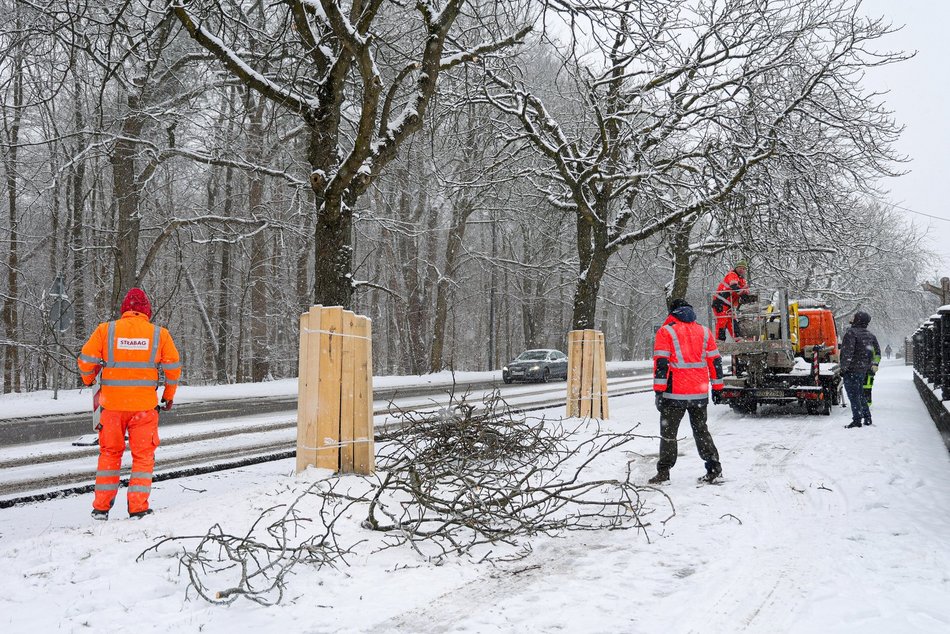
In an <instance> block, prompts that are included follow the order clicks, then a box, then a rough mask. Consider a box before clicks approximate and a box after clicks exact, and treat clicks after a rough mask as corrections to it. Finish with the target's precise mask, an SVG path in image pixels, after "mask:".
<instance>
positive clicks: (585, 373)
mask: <svg viewBox="0 0 950 634" xmlns="http://www.w3.org/2000/svg"><path fill="white" fill-rule="evenodd" d="M567 415H568V416H569V417H573V416H580V417H581V418H601V419H604V418H610V410H609V409H608V408H607V355H606V354H605V349H604V333H602V332H600V331H599V330H572V331H571V332H569V333H567Z"/></svg>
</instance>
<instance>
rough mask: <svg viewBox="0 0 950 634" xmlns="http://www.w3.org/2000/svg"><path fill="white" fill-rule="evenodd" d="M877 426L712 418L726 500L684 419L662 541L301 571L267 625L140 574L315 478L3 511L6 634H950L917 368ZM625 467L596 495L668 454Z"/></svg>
mask: <svg viewBox="0 0 950 634" xmlns="http://www.w3.org/2000/svg"><path fill="white" fill-rule="evenodd" d="M873 411H874V415H875V424H874V425H873V426H872V427H868V428H863V429H857V430H852V429H845V428H844V425H845V424H846V423H847V422H848V421H849V420H850V413H849V412H848V411H847V410H843V409H838V408H836V409H835V410H834V411H833V413H832V415H831V416H805V415H803V414H792V413H787V412H776V411H774V410H773V411H766V412H765V413H764V414H762V415H760V416H757V417H741V416H738V415H736V414H734V413H732V412H731V411H729V410H728V409H727V408H725V407H711V408H710V426H711V429H712V432H713V436H714V438H715V440H716V442H717V445H718V447H719V451H720V454H721V456H722V462H723V467H724V473H725V476H726V482H725V483H724V484H723V485H721V486H705V487H698V486H697V485H696V477H697V476H698V475H700V474H701V473H702V471H703V468H702V463H701V462H700V460H699V458H698V457H697V456H696V452H695V447H694V445H693V443H692V440H691V438H689V433H688V424H687V423H686V422H685V421H684V424H683V427H682V429H681V433H680V436H681V437H684V438H685V440H684V442H682V443H681V444H680V454H681V455H680V460H679V463H678V464H677V466H676V468H675V469H674V470H673V473H672V481H671V482H670V483H669V484H668V485H666V486H664V487H662V489H661V490H660V492H648V493H647V498H648V499H647V503H648V506H650V507H651V508H655V509H657V510H656V512H655V513H653V514H651V515H649V516H648V517H646V518H645V519H646V521H649V522H650V526H649V540H648V539H646V538H645V537H644V536H643V534H642V533H637V532H636V531H632V530H630V531H601V532H596V533H568V534H566V535H565V536H564V537H563V538H560V539H550V538H538V539H535V540H533V541H532V544H533V546H534V552H533V554H531V555H530V556H529V557H528V558H527V559H524V560H522V561H520V562H517V563H515V564H510V565H503V566H497V567H496V566H490V565H486V564H481V565H479V564H476V563H473V562H471V561H469V560H467V559H460V560H451V561H449V562H448V563H446V564H444V565H441V566H435V565H432V564H428V563H425V562H423V561H421V560H420V559H419V557H418V556H417V555H416V554H415V553H414V552H413V551H411V550H408V549H394V550H388V551H384V552H382V553H376V554H372V553H370V552H368V551H367V552H358V553H357V555H355V556H354V557H352V558H350V559H349V563H350V566H349V567H344V568H342V569H341V570H339V571H332V570H330V569H324V570H321V571H315V570H310V569H306V568H304V567H298V569H295V570H296V572H297V574H296V575H295V576H293V577H291V578H290V580H289V585H288V588H287V592H286V596H285V600H284V602H283V603H282V604H281V605H280V606H278V607H270V608H264V607H260V606H258V605H256V604H253V603H251V602H249V601H238V602H236V603H235V604H233V605H231V606H230V607H221V606H212V605H209V604H208V603H206V602H204V601H203V600H201V599H192V600H188V599H187V598H186V596H185V594H186V592H185V590H186V587H187V579H186V578H185V577H184V576H180V575H179V569H178V562H177V559H176V558H175V557H173V556H170V554H169V553H166V554H165V556H159V555H150V556H148V557H146V558H145V559H144V560H143V561H140V562H136V561H135V560H136V557H137V556H138V555H139V553H141V552H142V551H143V550H145V549H147V548H149V547H150V546H151V545H153V544H154V543H155V541H156V540H158V539H161V538H162V537H164V536H183V535H203V534H205V532H206V531H207V530H208V528H210V527H211V525H213V524H214V523H216V522H217V523H220V524H221V525H222V526H223V527H225V529H226V530H228V531H230V532H234V533H240V532H243V531H245V530H247V528H248V527H249V526H250V523H251V522H252V521H253V520H254V519H255V518H256V517H257V515H258V513H259V512H260V510H261V509H263V508H266V507H269V506H272V505H273V504H274V503H275V502H279V501H285V502H289V501H291V500H288V499H283V500H282V498H281V496H282V495H283V496H286V493H287V491H289V490H293V489H295V488H300V487H302V486H305V485H306V484H307V479H308V477H309V478H310V479H312V478H313V477H315V475H314V473H312V472H309V473H308V474H305V475H304V476H301V477H300V478H298V477H295V476H293V475H292V471H293V464H292V461H283V462H278V463H270V464H265V465H258V466H255V467H252V468H247V469H243V470H236V471H231V472H227V473H220V474H211V475H207V476H202V477H196V478H191V479H189V480H174V481H167V482H161V483H156V485H155V487H154V490H153V497H152V500H153V507H154V508H155V509H156V511H157V512H156V514H155V515H154V516H151V517H149V518H147V519H145V520H142V521H134V520H127V519H122V518H123V517H124V515H125V514H124V512H122V511H121V507H122V506H124V503H123V499H122V496H124V492H120V498H119V502H118V503H117V509H116V512H114V513H113V515H114V516H115V517H113V519H112V520H110V521H109V522H107V523H105V524H98V523H93V522H92V520H91V519H90V518H89V515H88V513H89V507H90V503H91V499H90V496H84V497H75V498H68V499H64V500H58V501H53V502H47V503H43V504H36V505H30V506H25V507H18V508H12V509H7V510H2V511H0V570H2V571H3V574H2V576H0V630H2V631H3V632H5V633H6V632H9V633H15V632H30V633H38V632H51V631H63V632H74V631H97V630H98V631H107V630H111V629H115V628H117V627H132V628H134V629H135V630H136V632H138V633H139V634H142V633H145V632H197V631H202V632H270V631H287V632H368V631H372V632H446V631H467V632H548V631H556V630H567V631H572V632H664V633H677V632H704V633H715V632H737V631H749V632H861V633H862V634H869V633H874V632H947V631H950V455H948V452H947V450H946V448H945V447H944V445H943V443H942V442H941V439H940V436H939V434H938V433H937V431H936V429H935V428H934V425H933V423H932V421H931V420H930V418H929V416H928V414H927V412H926V409H925V408H924V406H923V404H922V403H921V401H920V398H919V396H918V395H917V392H916V390H915V388H914V385H913V382H912V378H911V369H910V368H908V367H905V366H902V365H897V364H896V363H892V364H885V365H884V366H883V367H882V371H881V372H880V374H879V375H878V378H877V382H876V385H875V389H874V408H873ZM611 413H612V415H613V419H612V420H611V421H609V422H608V423H607V425H608V426H609V427H612V428H615V429H627V428H629V427H631V426H633V425H636V424H639V425H640V427H639V428H638V432H641V433H644V434H655V433H656V430H657V427H658V423H657V413H656V411H655V410H654V409H653V399H652V397H651V396H650V395H649V394H640V395H633V396H627V397H622V398H614V399H612V400H611ZM558 414H560V411H557V412H552V413H551V415H558ZM617 453H618V455H617V456H613V457H612V458H611V460H610V461H609V464H608V465H606V466H605V467H604V469H605V470H606V471H602V472H601V473H599V475H601V476H607V477H621V476H622V474H623V472H624V469H625V468H626V465H627V463H628V461H632V462H631V469H632V471H633V473H634V475H635V477H636V479H637V480H638V481H640V482H645V481H646V479H647V478H648V477H649V476H650V475H652V473H653V471H654V462H655V460H656V454H657V442H656V440H655V439H643V440H642V441H640V443H639V444H638V445H636V446H635V447H634V451H630V452H617ZM317 475H320V474H319V473H318V474H317ZM664 496H668V497H669V499H670V500H671V501H672V503H673V506H674V509H675V513H673V514H672V515H671V513H670V509H669V507H668V506H667V505H664V502H665V498H664ZM291 499H292V498H291ZM359 519H360V517H354V518H353V528H352V529H351V530H352V531H353V533H354V534H357V533H358V532H359V531H360V529H359V528H358V526H357V524H358V522H359Z"/></svg>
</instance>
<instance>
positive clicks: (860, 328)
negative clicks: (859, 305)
mask: <svg viewBox="0 0 950 634" xmlns="http://www.w3.org/2000/svg"><path fill="white" fill-rule="evenodd" d="M870 323H871V315H869V314H868V313H866V312H864V311H863V310H859V311H857V312H856V313H854V316H853V317H851V327H850V328H848V330H847V331H845V333H844V337H843V338H842V341H841V360H840V362H839V364H838V365H839V367H840V369H841V377H842V379H843V380H844V391H845V392H847V393H848V400H849V401H851V424H850V425H847V426H846V427H848V428H849V429H851V428H856V427H861V425H862V424H864V425H870V424H871V408H870V407H869V406H868V401H867V395H866V394H865V391H864V384H865V382H866V381H867V380H868V378H869V375H872V376H873V375H874V373H876V372H877V364H878V361H880V359H881V346H880V345H879V344H878V342H877V337H875V336H874V335H873V334H872V333H871V331H869V330H868V325H869V324H870Z"/></svg>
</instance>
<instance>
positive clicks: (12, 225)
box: [3, 11, 23, 392]
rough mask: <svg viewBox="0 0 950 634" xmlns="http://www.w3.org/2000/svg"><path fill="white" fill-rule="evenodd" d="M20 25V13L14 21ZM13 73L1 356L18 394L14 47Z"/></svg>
mask: <svg viewBox="0 0 950 634" xmlns="http://www.w3.org/2000/svg"><path fill="white" fill-rule="evenodd" d="M15 22H16V24H17V26H18V27H19V25H20V16H19V11H17V15H16V18H15ZM13 55H14V59H13V64H12V66H13V68H12V69H11V71H12V75H13V76H12V88H13V94H12V95H11V97H12V103H10V104H9V107H4V108H3V128H4V130H3V131H4V136H5V137H6V138H5V139H4V140H5V141H6V144H7V148H8V150H7V152H6V153H5V155H4V159H5V160H4V166H3V167H4V171H5V172H6V186H7V205H8V210H7V211H8V218H9V243H10V252H9V253H8V254H7V263H6V264H7V289H6V295H5V296H4V298H3V329H4V332H5V334H6V340H7V342H8V343H7V344H6V345H5V346H4V355H3V391H4V392H11V391H12V392H19V391H20V386H21V382H22V381H21V375H20V373H21V368H20V353H19V348H18V347H17V346H18V339H19V336H20V335H19V330H20V329H19V323H18V319H17V299H18V298H19V296H20V288H19V269H20V262H19V242H20V230H19V216H18V213H17V172H18V170H19V165H18V163H17V150H18V147H19V144H20V123H21V121H22V118H23V51H22V48H21V47H20V46H17V47H16V48H15V49H14V52H13Z"/></svg>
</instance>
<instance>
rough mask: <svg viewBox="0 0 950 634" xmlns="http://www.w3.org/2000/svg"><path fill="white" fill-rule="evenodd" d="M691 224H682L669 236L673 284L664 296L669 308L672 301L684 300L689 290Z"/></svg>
mask: <svg viewBox="0 0 950 634" xmlns="http://www.w3.org/2000/svg"><path fill="white" fill-rule="evenodd" d="M693 224H694V223H693V222H682V223H680V224H678V225H676V227H675V228H674V230H673V232H672V235H671V236H670V243H669V250H670V256H671V257H672V260H673V284H672V286H671V287H670V289H669V293H668V294H667V296H666V304H667V307H669V305H670V302H671V301H673V300H674V299H685V298H686V292H687V291H688V290H689V274H690V273H691V272H692V270H693V261H692V259H691V258H690V253H689V237H690V234H691V233H692V231H693Z"/></svg>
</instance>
